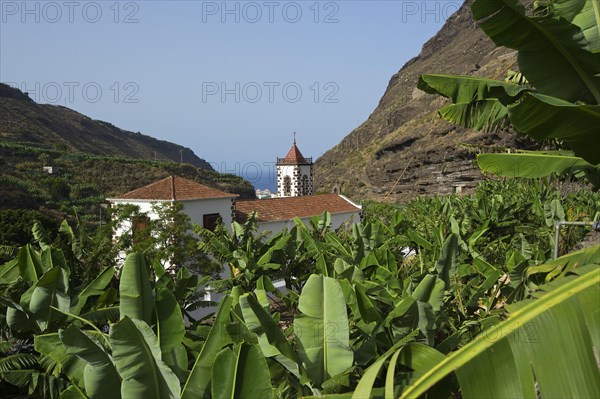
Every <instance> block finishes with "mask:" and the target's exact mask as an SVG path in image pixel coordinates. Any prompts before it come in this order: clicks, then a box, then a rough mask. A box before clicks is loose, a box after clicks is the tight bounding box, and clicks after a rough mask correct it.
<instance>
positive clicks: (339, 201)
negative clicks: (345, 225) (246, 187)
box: [235, 194, 361, 222]
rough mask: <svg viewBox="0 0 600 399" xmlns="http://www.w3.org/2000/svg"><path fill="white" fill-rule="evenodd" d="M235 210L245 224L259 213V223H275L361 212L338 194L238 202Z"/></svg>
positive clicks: (239, 219) (237, 216) (357, 206)
mask: <svg viewBox="0 0 600 399" xmlns="http://www.w3.org/2000/svg"><path fill="white" fill-rule="evenodd" d="M235 208H236V220H238V222H240V221H241V222H245V221H246V219H247V218H248V216H249V215H250V213H252V212H257V214H258V215H257V217H258V219H257V220H258V221H259V222H275V221H281V220H290V219H293V218H294V217H300V218H306V217H311V216H315V215H320V214H322V213H323V212H324V211H328V212H329V213H331V214H336V213H348V212H357V211H360V210H361V207H360V205H356V204H354V203H353V202H352V201H350V200H349V199H348V198H346V197H344V196H341V195H338V194H320V195H307V196H303V197H278V198H265V199H258V200H237V201H236V205H235Z"/></svg>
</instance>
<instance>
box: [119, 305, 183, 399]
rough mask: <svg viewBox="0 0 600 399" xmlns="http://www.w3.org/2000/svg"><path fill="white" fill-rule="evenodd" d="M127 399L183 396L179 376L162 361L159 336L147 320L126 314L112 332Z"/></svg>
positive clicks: (122, 391)
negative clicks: (180, 394) (180, 392)
mask: <svg viewBox="0 0 600 399" xmlns="http://www.w3.org/2000/svg"><path fill="white" fill-rule="evenodd" d="M109 339H110V345H111V347H112V355H113V359H114V363H115V366H116V367H117V371H118V372H119V375H120V376H121V378H122V380H123V381H122V383H121V396H123V397H125V398H154V397H158V398H165V399H166V398H179V391H180V387H179V379H178V378H177V376H176V375H175V374H174V373H173V372H172V371H171V369H170V368H169V367H168V366H167V365H166V364H165V363H164V362H163V361H162V359H161V352H160V346H159V343H158V338H157V337H156V335H155V334H154V332H153V331H152V329H151V328H150V326H148V324H146V323H145V322H143V321H140V320H135V319H131V318H129V316H124V317H123V318H122V319H121V320H120V321H119V322H118V323H116V324H114V325H113V326H112V328H111V329H110V334H109Z"/></svg>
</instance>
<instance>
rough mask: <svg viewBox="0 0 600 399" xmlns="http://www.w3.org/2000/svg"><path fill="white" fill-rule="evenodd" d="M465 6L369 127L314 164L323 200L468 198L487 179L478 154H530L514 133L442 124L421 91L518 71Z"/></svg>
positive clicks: (388, 95)
mask: <svg viewBox="0 0 600 399" xmlns="http://www.w3.org/2000/svg"><path fill="white" fill-rule="evenodd" d="M472 2H473V0H466V1H465V2H464V3H463V4H462V5H461V7H460V8H459V9H458V10H457V11H456V12H455V13H454V14H452V15H451V16H450V17H449V18H448V20H447V21H446V23H445V24H444V26H443V27H442V28H441V29H440V30H439V32H438V33H437V34H436V35H434V36H433V37H432V38H431V39H429V40H428V41H427V42H426V43H425V44H424V45H423V48H422V50H421V52H420V53H419V55H417V56H416V57H413V58H412V59H410V60H409V61H408V62H406V63H405V64H404V66H403V67H402V68H401V69H400V70H399V71H398V72H397V73H396V74H394V75H393V76H392V77H391V78H390V81H389V84H388V86H387V88H386V90H385V92H384V94H383V96H382V97H381V99H380V101H379V103H378V105H377V107H376V108H375V110H374V111H373V112H372V113H371V114H370V115H369V117H368V118H367V120H366V121H365V122H363V123H362V124H361V125H360V126H358V127H357V128H355V129H354V130H353V131H352V132H350V133H349V134H348V135H347V136H346V137H344V139H342V141H341V142H340V143H339V144H338V145H336V146H335V147H333V148H332V149H330V150H328V151H327V152H325V153H324V154H323V155H322V156H321V157H320V158H319V159H317V161H316V163H315V183H314V184H315V187H316V188H317V191H319V192H330V191H333V190H336V189H337V190H338V191H341V192H343V193H344V194H348V195H350V196H352V197H355V198H357V199H374V200H384V201H395V200H404V199H410V198H412V197H415V196H418V195H423V194H448V193H452V192H457V191H462V190H463V189H464V190H469V189H471V188H473V187H474V186H475V183H476V182H477V181H478V180H480V179H481V178H482V175H481V172H480V171H479V169H478V168H477V167H476V166H475V162H474V155H473V152H474V151H476V148H477V147H478V146H489V145H497V146H503V147H517V148H531V147H532V146H534V143H532V142H531V141H530V140H528V139H526V138H524V137H521V136H518V135H516V134H514V133H513V132H510V131H505V132H483V131H474V130H472V129H465V128H462V127H459V126H454V125H451V124H449V123H447V122H445V121H443V120H442V119H441V118H440V117H439V116H438V115H437V110H438V109H439V108H441V107H442V106H444V105H445V104H447V103H448V101H447V100H446V99H444V98H441V97H438V96H434V95H430V94H427V93H424V92H422V91H420V90H419V89H417V87H416V85H417V81H418V78H419V75H421V74H425V73H446V74H460V75H472V76H481V77H488V78H497V79H502V78H503V77H504V76H505V75H506V72H507V71H508V70H509V69H513V70H516V69H517V68H518V67H517V64H516V54H515V52H514V51H512V50H509V49H505V48H498V47H496V46H495V44H494V43H493V42H492V41H491V40H490V39H489V38H488V37H487V36H486V35H485V34H484V33H483V31H481V29H479V27H478V26H477V24H476V22H475V21H474V20H473V18H472V15H471V10H470V5H471V4H472Z"/></svg>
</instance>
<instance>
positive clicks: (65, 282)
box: [21, 267, 71, 331]
mask: <svg viewBox="0 0 600 399" xmlns="http://www.w3.org/2000/svg"><path fill="white" fill-rule="evenodd" d="M68 288H69V277H68V275H67V272H66V270H65V269H63V268H61V267H54V268H52V269H51V270H49V271H48V272H46V273H45V274H44V275H43V276H42V277H41V278H40V279H39V280H38V281H37V282H36V283H35V285H34V289H33V291H32V292H31V298H30V299H29V303H28V307H29V311H30V312H31V313H32V314H33V316H34V318H35V321H36V322H37V324H38V326H39V327H40V329H41V330H42V331H44V330H45V329H46V328H47V327H48V324H49V323H50V322H52V321H53V320H56V319H57V318H59V317H62V316H63V315H62V314H61V313H59V312H57V311H56V310H54V309H52V307H53V306H54V307H56V308H58V309H60V310H62V311H66V312H68V311H69V308H70V305H71V298H70V297H69V295H68V294H67V290H68ZM23 296H25V294H24V295H23ZM23 296H22V297H21V300H22V301H23Z"/></svg>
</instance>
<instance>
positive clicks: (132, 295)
mask: <svg viewBox="0 0 600 399" xmlns="http://www.w3.org/2000/svg"><path fill="white" fill-rule="evenodd" d="M119 293H120V301H121V302H120V309H119V310H120V312H121V318H124V317H125V316H129V317H130V318H133V319H137V320H143V321H145V322H146V323H148V324H150V323H152V311H153V310H154V297H153V293H152V287H150V278H149V276H148V269H147V267H146V262H145V261H144V256H143V255H141V254H137V253H131V254H129V255H127V258H126V259H125V263H124V264H123V269H122V271H121V281H120V283H119Z"/></svg>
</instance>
